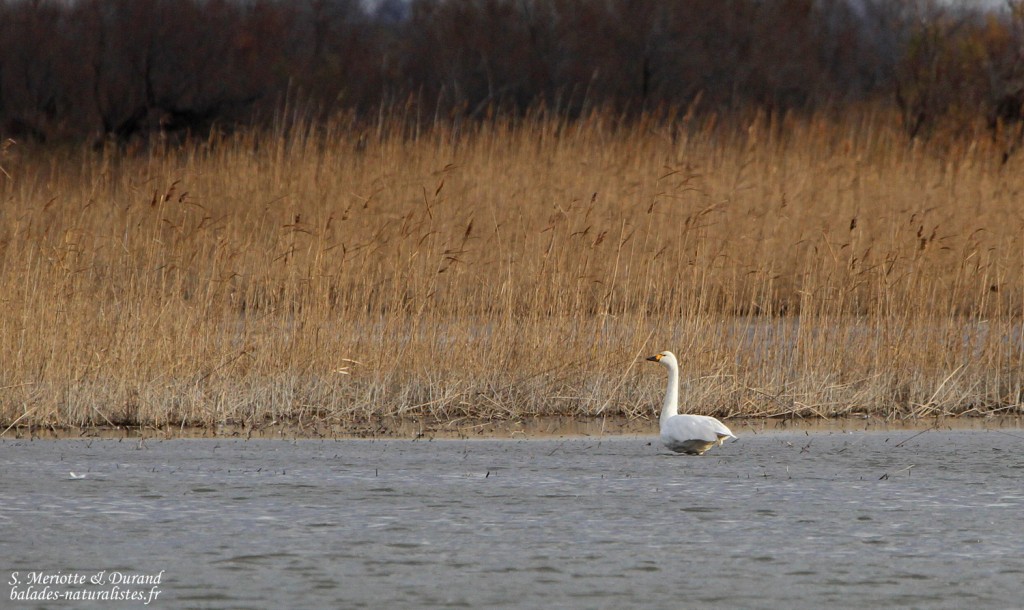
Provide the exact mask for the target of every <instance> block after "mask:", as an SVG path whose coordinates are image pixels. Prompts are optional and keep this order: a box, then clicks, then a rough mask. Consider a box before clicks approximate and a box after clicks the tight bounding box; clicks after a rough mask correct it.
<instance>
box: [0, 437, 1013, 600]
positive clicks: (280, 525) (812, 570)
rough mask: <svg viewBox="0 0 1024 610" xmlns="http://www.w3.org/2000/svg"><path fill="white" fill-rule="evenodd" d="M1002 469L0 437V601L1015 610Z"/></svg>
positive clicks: (972, 453)
mask: <svg viewBox="0 0 1024 610" xmlns="http://www.w3.org/2000/svg"><path fill="white" fill-rule="evenodd" d="M1022 468H1024V431H1021V430H1013V429H1010V430H991V431H985V430H961V431H936V430H931V431H927V432H924V433H921V432H919V431H895V432H856V433H842V432H831V433H829V432H818V433H813V432H812V433H804V432H785V433H759V434H754V433H752V432H750V431H748V432H747V433H745V434H742V433H741V439H740V440H739V441H737V442H734V443H729V444H727V445H726V446H724V447H722V448H719V449H715V450H714V451H713V452H709V453H708V454H707V455H706V456H703V457H691V456H675V455H670V454H668V453H666V452H665V451H664V450H662V449H661V448H660V447H659V446H658V444H657V440H656V439H655V438H653V437H613V438H577V439H568V440H566V439H562V440H519V441H509V440H502V441H455V440H446V441H395V440H389V441H358V440H344V441H329V440H324V441H297V442H291V441H256V440H250V441H245V440H173V441H158V440H146V441H145V442H143V443H139V441H137V440H124V441H116V440H75V441H69V440H63V441H38V440H37V441H24V440H9V441H2V442H0V578H2V579H3V580H4V582H5V589H4V590H3V596H2V597H0V606H2V607H5V608H6V607H12V608H58V607H83V606H84V607H110V606H111V604H110V602H93V603H92V604H89V603H82V602H80V601H78V602H75V603H70V602H65V601H59V602H42V601H18V600H14V601H12V600H11V599H10V596H11V593H12V591H13V590H15V589H17V590H18V591H21V592H22V593H23V592H24V591H25V590H26V585H25V581H24V579H25V578H26V577H27V576H28V575H29V574H31V573H32V572H36V573H45V574H57V573H58V572H60V573H61V574H63V575H65V576H68V575H78V574H80V575H83V576H87V577H94V576H96V575H97V573H101V572H102V573H104V574H103V576H102V578H105V579H107V580H105V581H102V584H98V585H91V584H86V585H56V586H53V587H51V591H54V592H57V593H61V594H63V593H66V592H71V593H74V592H75V591H76V590H77V591H79V592H81V591H86V590H90V591H93V592H96V591H103V590H108V589H110V588H111V587H112V586H113V585H112V584H111V583H110V580H109V579H110V575H111V574H119V575H120V576H119V578H127V577H130V576H131V575H136V577H138V578H143V577H147V576H148V577H153V575H157V574H161V571H162V574H161V575H160V582H159V585H157V588H158V589H159V595H158V597H157V598H156V599H155V600H151V603H150V605H149V606H148V607H159V608H253V607H266V608H270V607H293V608H295V607H303V608H360V607H365V608H384V607H387V608H423V607H435V608H455V607H510V608H537V607H548V608H622V607H638V606H643V607H646V608H678V607H698V606H711V607H746V608H778V607H797V608H820V607H825V606H829V607H844V608H846V607H848V608H854V607H859V608H877V607H883V606H888V607H891V606H914V607H929V608H932V607H933V608H955V607H1018V606H1019V605H1020V600H1021V599H1024V527H1021V515H1022V514H1024V485H1022V484H1021V483H1022V480H1021V479H1022V478H1021V474H1020V473H1021V472H1022ZM70 472H74V473H76V475H77V476H81V475H83V474H84V475H85V478H81V479H76V480H72V479H71V478H70V475H69V473H70ZM14 572H18V578H19V579H20V581H21V583H20V584H19V585H18V586H15V587H12V586H11V585H12V582H13V581H12V577H13V573H14ZM38 588H41V587H37V589H38ZM152 588H153V585H152V584H149V585H137V586H136V585H125V586H122V587H121V590H129V589H137V590H138V591H140V592H145V593H147V594H148V592H149V591H150V590H151V589H152ZM114 607H144V603H143V602H142V601H137V602H134V603H128V602H120V603H118V604H117V605H116V606H114Z"/></svg>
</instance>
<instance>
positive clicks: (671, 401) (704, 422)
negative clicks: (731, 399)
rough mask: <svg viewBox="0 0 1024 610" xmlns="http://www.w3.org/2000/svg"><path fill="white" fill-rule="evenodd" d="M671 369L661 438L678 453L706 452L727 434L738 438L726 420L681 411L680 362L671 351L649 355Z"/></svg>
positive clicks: (662, 418)
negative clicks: (680, 413)
mask: <svg viewBox="0 0 1024 610" xmlns="http://www.w3.org/2000/svg"><path fill="white" fill-rule="evenodd" d="M648 360H650V361H651V362H658V363H660V364H661V365H662V366H664V367H665V368H667V369H668V388H667V389H666V390H665V402H663V403H662V406H661V421H660V423H661V442H662V443H664V445H665V446H666V447H668V448H669V449H671V450H672V451H675V452H676V453H691V454H696V455H704V452H705V451H707V450H708V449H711V448H712V447H714V446H715V445H718V446H721V445H722V443H724V442H725V439H727V438H736V435H735V434H733V433H732V430H730V429H729V428H728V427H727V426H726V425H725V424H723V423H722V422H720V421H718V420H717V419H715V418H714V417H708V416H706V415H679V362H678V361H677V360H676V356H675V354H673V353H672V352H661V353H660V354H655V355H654V356H651V357H650V358H648Z"/></svg>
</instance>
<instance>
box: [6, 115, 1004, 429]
mask: <svg viewBox="0 0 1024 610" xmlns="http://www.w3.org/2000/svg"><path fill="white" fill-rule="evenodd" d="M886 125H887V122H886V121H885V120H883V119H878V118H870V117H868V118H863V119H849V120H846V121H845V122H838V123H837V122H830V121H828V120H826V119H808V120H803V121H796V120H792V121H788V122H786V123H784V124H772V123H770V122H768V121H765V120H763V119H755V120H753V121H751V123H750V124H749V125H747V126H744V127H745V129H740V130H729V129H724V128H719V127H715V126H714V124H713V123H711V122H708V123H707V124H704V125H694V124H687V123H685V122H676V123H665V122H657V123H655V122H650V123H647V122H643V121H640V122H636V123H631V124H630V125H628V126H623V125H618V124H616V122H615V121H614V117H610V116H607V115H601V114H598V115H595V116H593V117H591V118H589V119H587V120H583V121H580V122H577V123H568V124H567V123H562V122H559V121H555V120H542V119H537V120H524V121H519V122H512V121H503V120H496V121H494V122H492V123H489V124H485V125H480V126H477V127H474V128H462V129H461V130H456V129H452V128H440V127H436V128H432V129H428V130H423V131H421V132H418V133H414V134H409V133H405V134H400V133H394V131H396V130H392V129H390V123H389V122H388V121H384V122H382V124H380V125H378V126H377V127H376V129H369V130H365V131H360V130H358V129H356V128H354V127H351V126H348V125H345V124H342V123H339V124H338V125H333V126H319V127H318V128H317V129H308V130H305V131H303V130H299V129H295V130H292V131H291V132H290V134H289V135H282V134H258V135H237V136H234V137H231V138H228V139H223V140H211V141H210V142H207V143H204V144H202V145H199V146H195V147H193V148H190V149H188V150H184V151H173V152H160V151H158V150H154V151H153V152H151V153H148V154H138V153H137V154H134V155H124V154H116V153H114V152H110V151H108V152H105V153H93V152H67V151H64V152H55V151H50V152H43V151H36V152H33V151H30V150H26V149H23V148H22V147H19V146H15V147H12V148H9V149H8V150H7V151H6V154H5V156H4V158H3V159H2V160H0V165H2V166H3V168H4V173H0V197H2V201H0V219H2V222H0V253H2V257H0V305H2V307H0V342H2V345H0V388H2V392H0V401H2V402H0V423H2V424H3V425H2V427H0V430H2V428H7V427H8V426H11V425H15V424H16V425H19V426H21V425H28V424H33V425H35V424H38V425H58V426H60V425H73V426H88V425H105V424H118V425H120V424H142V425H155V426H159V425H175V426H177V425H201V426H210V425H219V424H227V423H233V424H241V425H243V426H244V425H252V426H260V425H265V424H267V423H268V422H272V421H279V422H280V421H287V422H292V423H298V424H300V425H305V424H313V423H317V422H319V423H329V424H342V425H345V424H349V423H352V424H356V423H359V422H366V421H370V420H373V419H374V418H375V417H380V416H395V415H400V416H417V417H433V418H439V419H441V420H442V421H451V420H458V419H459V418H468V417H473V418H485V419H488V418H521V417H528V416H531V415H572V416H595V415H609V416H628V417H641V416H648V415H651V414H653V412H654V407H655V405H656V404H657V403H658V401H659V398H660V393H661V391H662V384H663V383H664V376H663V372H662V371H661V370H660V369H658V368H657V367H653V366H651V365H649V363H643V362H642V360H638V359H637V357H638V356H646V355H648V353H653V352H655V351H657V350H660V349H672V350H674V351H676V352H677V353H678V354H680V355H681V356H682V362H683V367H684V369H685V372H684V375H683V379H684V384H685V387H684V391H683V395H684V397H685V398H686V401H687V403H688V405H689V407H690V409H691V410H693V411H695V412H701V413H714V414H717V415H720V416H740V415H747V416H751V415H753V416H767V415H784V414H789V415H801V416H803V415H806V416H816V415H821V416H835V415H842V414H851V413H871V414H875V415H884V416H887V417H914V416H925V415H935V414H961V413H991V412H1018V413H1019V412H1020V411H1021V401H1022V392H1024V388H1022V362H1021V361H1022V354H1024V336H1022V324H1021V316H1022V296H1024V286H1022V283H1024V239H1022V235H1024V208H1022V207H1021V206H1020V204H1019V202H1020V200H1021V195H1022V189H1024V172H1021V171H1020V169H1021V168H1020V160H1019V159H1017V158H1015V157H1011V159H1010V160H1009V162H1008V163H1007V164H1006V165H1000V164H999V163H998V160H999V156H998V154H997V151H992V150H989V149H988V147H987V146H986V145H985V142H984V141H983V140H979V141H977V142H970V143H966V144H965V145H964V146H963V147H961V148H956V147H951V148H949V149H947V150H945V151H943V152H942V153H941V154H936V153H934V152H930V151H929V150H927V149H924V148H921V147H914V146H909V145H908V144H907V143H906V141H905V140H904V139H903V137H902V136H901V135H900V134H899V133H898V132H896V131H895V130H891V129H889V128H888V127H887V126H886Z"/></svg>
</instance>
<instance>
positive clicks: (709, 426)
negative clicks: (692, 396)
mask: <svg viewBox="0 0 1024 610" xmlns="http://www.w3.org/2000/svg"><path fill="white" fill-rule="evenodd" d="M709 420H711V421H709ZM712 422H715V423H718V425H719V426H721V425H722V424H721V422H719V421H718V420H716V419H714V418H712V417H703V416H701V415H676V416H673V417H670V418H668V419H667V420H666V421H665V425H664V426H663V427H662V430H661V436H662V437H666V438H670V439H674V440H677V441H691V440H702V441H707V442H709V443H711V442H715V441H717V440H718V435H719V432H718V428H717V427H716V426H715V425H714V423H712ZM722 427H724V426H722ZM726 431H727V433H728V434H729V436H732V433H731V432H728V428H726Z"/></svg>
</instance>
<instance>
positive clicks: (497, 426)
mask: <svg viewBox="0 0 1024 610" xmlns="http://www.w3.org/2000/svg"><path fill="white" fill-rule="evenodd" d="M727 423H728V425H729V426H730V428H732V430H733V431H734V432H735V433H736V434H737V435H743V434H744V433H746V434H750V433H754V434H757V433H760V432H763V431H781V430H807V431H841V432H849V431H861V430H863V431H882V430H928V429H937V430H984V429H993V428H995V429H998V428H1021V427H1024V416H1001V417H996V416H990V417H924V418H913V419H910V418H908V419H887V418H882V417H870V416H864V417H843V418H832V419H825V418H734V419H729V420H727ZM657 432H658V422H657V421H656V420H654V419H646V418H632V419H631V418H627V417H603V418H578V417H550V416H549V417H533V418H523V419H512V420H493V419H491V420H484V419H471V418H462V419H455V420H450V421H441V420H436V419H428V418H378V419H375V420H372V421H364V422H352V423H346V424H330V423H324V422H313V423H301V422H271V423H268V424H266V425H262V426H243V425H235V424H228V425H219V426H165V427H151V426H144V427H131V426H93V427H86V428H79V427H55V426H45V427H44V426H31V427H29V426H25V427H18V426H14V427H10V428H7V429H6V430H0V438H15V439H25V438H29V439H31V438H40V439H61V438H114V439H117V438H163V439H171V438H255V439H275V438H277V439H289V440H291V439H321V438H337V439H343V438H371V439H390V438H393V439H420V438H426V439H432V438H437V439H471V438H495V439H507V438H549V437H554V438H567V437H593V436H628V435H634V436H635V435H653V434H657Z"/></svg>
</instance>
